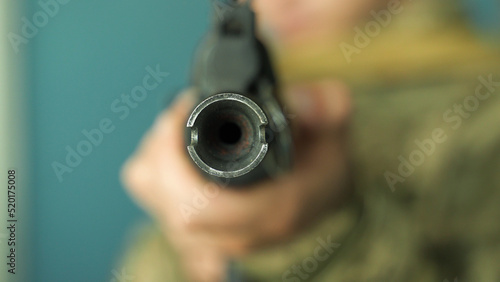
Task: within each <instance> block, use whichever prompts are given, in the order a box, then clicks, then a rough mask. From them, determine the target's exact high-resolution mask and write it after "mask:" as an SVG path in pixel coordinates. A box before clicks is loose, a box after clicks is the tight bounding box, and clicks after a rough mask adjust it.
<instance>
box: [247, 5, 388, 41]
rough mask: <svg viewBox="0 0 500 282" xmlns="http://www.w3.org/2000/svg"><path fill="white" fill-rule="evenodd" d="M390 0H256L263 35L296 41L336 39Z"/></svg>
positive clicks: (279, 39)
mask: <svg viewBox="0 0 500 282" xmlns="http://www.w3.org/2000/svg"><path fill="white" fill-rule="evenodd" d="M386 2H387V0H254V2H253V5H254V8H255V10H256V12H257V15H258V17H259V21H260V24H261V26H262V31H263V33H264V35H266V36H269V37H271V39H272V40H273V41H275V42H276V41H277V42H279V43H283V44H293V43H297V42H301V41H304V40H311V39H312V40H314V39H318V38H319V39H321V38H325V37H327V38H328V39H335V38H338V37H340V36H342V35H343V34H344V33H346V32H350V31H351V30H352V28H353V27H354V26H356V24H357V23H358V22H359V21H360V20H363V19H364V18H365V17H366V16H367V15H369V12H370V11H371V10H373V9H376V8H377V7H380V6H381V5H384V4H385V3H386Z"/></svg>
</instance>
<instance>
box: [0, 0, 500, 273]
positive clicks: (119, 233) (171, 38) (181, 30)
mask: <svg viewBox="0 0 500 282" xmlns="http://www.w3.org/2000/svg"><path fill="white" fill-rule="evenodd" d="M462 1H463V2H464V5H466V6H467V7H468V11H469V12H470V16H471V19H473V24H474V26H475V27H476V30H477V31H478V33H480V34H482V33H484V34H488V33H492V32H494V31H492V30H491V28H490V27H492V26H496V27H498V26H500V25H499V24H498V21H499V20H500V19H499V17H498V16H497V15H498V11H499V10H500V8H499V6H500V5H499V2H498V1H494V0H476V1H472V0H471V1H466V0H462ZM0 3H1V4H0V34H1V35H2V37H1V39H0V42H1V47H0V62H1V64H0V95H1V96H0V114H1V116H0V122H1V127H0V130H1V134H0V136H1V140H0V144H1V146H2V147H1V151H0V153H1V169H2V173H4V171H6V170H7V169H11V168H15V169H17V171H18V173H17V175H18V178H19V182H18V187H19V188H18V204H19V205H18V207H19V208H18V212H17V213H18V214H17V216H18V218H19V221H20V222H19V224H18V227H19V229H18V230H17V238H18V243H19V247H18V274H16V278H17V279H18V281H51V282H57V281H74V282H77V281H110V280H111V279H112V277H113V274H112V272H113V271H117V272H120V271H121V270H119V269H118V270H117V269H115V265H116V263H117V261H118V259H119V257H120V255H121V254H122V252H123V250H124V247H125V246H126V243H127V239H128V237H127V235H126V234H128V233H129V232H128V231H130V230H131V229H133V227H134V226H135V225H137V224H140V222H141V221H144V220H147V218H146V216H145V214H143V213H142V212H141V211H140V210H139V209H138V208H137V207H136V206H135V205H134V203H133V202H132V201H131V199H130V198H129V197H128V196H127V195H126V193H125V191H124V190H123V188H122V187H121V184H120V182H119V172H120V168H121V166H122V164H123V162H124V161H125V160H126V158H127V157H128V156H129V155H130V153H131V152H132V151H133V150H134V148H135V146H136V145H137V144H138V142H139V140H140V138H141V136H142V135H143V134H144V132H145V131H146V130H147V129H148V128H149V126H150V125H151V123H152V122H153V120H154V118H155V116H156V114H157V113H158V112H159V111H160V110H161V109H163V108H164V107H165V106H166V105H168V103H169V101H171V99H172V97H173V95H174V94H175V93H176V92H177V91H178V90H180V89H182V88H184V87H185V86H187V85H188V76H189V70H190V63H191V60H192V55H193V52H194V50H195V48H196V46H197V43H198V42H199V41H200V39H201V37H202V36H203V34H204V31H205V30H206V28H207V26H208V25H207V24H208V21H209V13H208V12H209V10H210V6H211V4H210V1H202V0H185V1H159V0H143V1H97V0H86V1H76V0H73V1H71V0H69V1H68V0H65V1H63V0H59V1H55V0H54V1H49V0H42V1H40V2H39V1H20V0H19V1H9V0H1V2H0ZM41 3H52V4H50V5H49V4H41ZM54 3H55V4H54ZM62 3H66V4H62ZM495 11H496V12H495ZM35 22H37V23H38V24H37V25H38V26H40V28H33V26H32V25H33V23H35ZM14 34H15V35H22V34H29V37H30V38H28V37H26V36H25V37H22V38H20V37H16V36H15V35H14ZM13 42H14V43H13ZM158 68H159V69H160V70H161V71H162V72H166V73H169V74H168V76H166V77H164V78H163V79H159V80H158V85H157V86H156V87H154V89H153V90H150V91H148V93H147V95H145V98H144V96H143V97H142V98H143V99H142V98H141V101H139V102H137V101H136V102H130V101H129V102H127V100H126V98H124V96H122V95H130V93H131V91H132V90H133V89H134V88H135V87H136V86H141V85H142V84H143V78H144V77H145V76H146V75H147V74H148V73H150V72H151V70H156V69H158ZM160 80H161V81H160ZM103 120H104V121H105V123H106V122H108V121H111V123H112V126H111V127H112V128H114V129H113V131H112V132H110V133H104V134H103V135H102V136H103V137H102V140H101V141H100V142H95V143H96V144H97V143H98V145H95V144H93V145H92V147H91V148H90V149H89V148H86V149H85V148H84V147H85V146H84V145H81V146H80V149H81V150H83V151H85V150H86V151H85V152H88V155H86V156H83V157H82V156H81V159H80V160H78V157H76V158H75V157H74V156H73V157H69V162H73V164H74V167H73V166H69V165H68V159H67V158H68V155H71V154H72V153H71V152H72V151H78V149H79V147H78V146H79V144H81V143H82V141H87V142H86V143H85V144H90V143H89V142H91V140H90V139H89V138H88V137H87V136H86V135H85V134H84V133H82V132H83V131H87V132H93V130H94V129H98V128H100V127H102V122H103ZM94 141H95V140H94ZM56 171H59V172H60V173H56ZM1 194H2V196H1V198H0V201H2V207H3V205H4V203H5V202H6V195H5V194H4V193H1ZM5 216H6V215H5V214H4V213H2V214H1V220H2V222H5ZM6 236H7V233H5V232H3V233H2V232H0V241H2V255H3V254H4V253H5V252H6V251H5V252H4V248H5V242H4V239H5V238H6ZM1 267H2V269H1V274H0V280H1V281H15V280H12V276H6V273H7V272H6V270H5V267H6V266H5V265H4V264H2V266H1Z"/></svg>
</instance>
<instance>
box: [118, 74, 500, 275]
mask: <svg viewBox="0 0 500 282" xmlns="http://www.w3.org/2000/svg"><path fill="white" fill-rule="evenodd" d="M353 93H354V95H353V99H354V109H355V113H354V116H353V121H352V125H351V137H350V138H351V149H350V150H351V151H352V152H351V155H352V171H353V187H352V189H353V190H354V191H355V193H354V194H353V196H352V197H351V198H350V199H349V201H346V202H345V203H344V205H343V206H342V207H340V208H339V209H337V210H336V211H335V212H332V213H331V214H329V215H327V216H326V217H325V218H323V219H321V220H320V221H319V222H318V223H317V224H314V225H313V227H311V228H309V229H308V230H307V231H305V232H304V233H303V234H301V235H300V236H298V237H297V238H296V239H295V240H293V241H292V242H288V243H283V244H282V245H280V246H275V247H273V248H270V249H266V250H262V251H260V252H258V253H256V254H254V255H252V256H250V257H248V258H245V259H244V260H242V261H238V262H237V263H236V266H237V269H238V270H239V271H240V272H242V273H245V276H246V279H247V280H246V281H342V282H351V281H352V282H355V281H356V282H357V281H384V282H385V281H436V282H441V281H446V280H448V281H492V282H498V281H500V130H499V129H500V70H498V69H495V68H491V69H489V70H488V69H487V68H485V69H483V70H482V72H477V73H474V74H468V75H462V76H456V75H454V76H451V77H447V76H442V77H438V76H434V77H433V78H427V79H414V80H413V81H405V82H404V83H403V82H398V83H385V84H384V83H379V84H378V85H376V86H374V85H371V86H370V87H354V88H353ZM136 238H137V239H136V243H134V244H133V247H132V248H131V249H130V250H129V253H128V255H126V256H125V260H124V268H125V269H126V270H127V273H129V274H131V275H133V276H134V277H135V278H136V280H137V281H184V280H183V276H182V273H181V271H180V268H179V265H177V259H176V255H175V253H174V252H173V251H172V248H171V246H169V243H168V242H166V241H165V239H164V238H163V236H162V235H161V233H160V232H159V231H157V230H156V229H154V228H145V229H144V230H143V232H142V235H140V236H137V237H136ZM455 279H456V280H455Z"/></svg>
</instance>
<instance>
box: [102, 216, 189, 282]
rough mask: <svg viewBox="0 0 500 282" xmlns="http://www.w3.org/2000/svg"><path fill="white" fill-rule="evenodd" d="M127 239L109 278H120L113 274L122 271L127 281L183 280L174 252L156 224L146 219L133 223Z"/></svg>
mask: <svg viewBox="0 0 500 282" xmlns="http://www.w3.org/2000/svg"><path fill="white" fill-rule="evenodd" d="M129 241H130V243H129V244H128V245H129V246H128V248H127V250H126V253H125V255H124V256H123V258H122V261H121V263H120V264H119V266H118V267H117V271H116V273H113V275H114V276H115V277H114V279H115V280H111V281H123V277H116V276H117V275H118V276H123V275H124V274H125V275H127V277H129V278H130V281H144V282H164V281H185V279H184V277H183V274H182V273H181V271H180V269H181V268H180V265H179V258H178V257H177V254H176V252H175V251H174V250H173V249H172V247H171V246H170V245H169V244H168V242H167V240H165V238H164V236H163V234H162V233H161V231H160V230H159V229H158V228H157V227H156V226H154V225H153V224H151V223H149V224H146V225H144V224H143V225H141V226H139V227H136V229H135V230H134V231H133V232H132V236H131V238H130V240H129ZM126 281H129V280H126Z"/></svg>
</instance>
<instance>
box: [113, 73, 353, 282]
mask: <svg viewBox="0 0 500 282" xmlns="http://www.w3.org/2000/svg"><path fill="white" fill-rule="evenodd" d="M285 97H286V101H287V103H286V104H287V110H288V112H289V113H291V114H293V115H294V119H293V121H292V122H293V127H294V132H295V135H296V137H295V145H296V150H295V167H294V169H293V171H292V172H290V174H288V175H284V176H282V177H280V178H279V179H275V180H268V181H265V182H262V183H258V184H256V185H254V186H252V187H247V188H245V189H238V190H236V189H232V188H230V187H219V186H217V185H216V184H215V183H210V182H209V181H207V180H206V179H205V178H203V176H202V175H201V174H200V173H199V170H198V169H197V168H195V167H194V165H193V164H192V162H191V160H190V159H189V156H188V154H187V150H186V146H185V144H184V137H183V136H184V135H183V134H184V130H185V126H186V120H187V117H188V115H189V113H190V111H191V110H192V108H193V106H194V103H195V99H194V95H193V93H189V91H188V92H187V93H184V94H182V95H181V96H180V98H179V99H178V101H176V102H175V104H174V106H173V107H172V108H171V109H169V110H168V111H166V112H165V113H163V114H162V115H161V116H160V117H159V118H158V119H157V121H156V123H155V125H154V126H153V128H152V129H151V131H150V132H149V133H148V134H147V136H146V137H145V138H144V140H143V141H142V144H141V145H140V147H139V149H138V150H137V152H136V153H135V155H134V156H133V157H132V158H131V159H130V160H129V161H128V162H127V164H126V165H125V167H124V170H123V181H124V183H125V185H126V186H127V187H128V188H129V190H130V193H131V194H132V195H133V197H134V198H135V199H136V200H137V201H138V202H139V204H140V205H142V207H143V208H144V209H146V210H147V211H148V212H149V213H151V214H152V215H153V216H154V217H155V218H157V219H158V221H159V222H160V224H161V225H162V227H163V228H164V231H165V234H166V236H167V237H168V239H169V240H171V242H172V243H173V245H174V246H176V248H177V249H178V252H179V253H180V254H181V256H182V259H183V261H184V265H185V267H186V273H190V274H192V277H191V278H192V279H193V280H196V281H220V280H221V278H222V277H223V275H224V273H225V263H226V260H227V258H228V257H238V256H243V255H245V254H248V253H249V252H251V251H253V250H255V249H257V248H259V247H263V246H266V245H269V244H273V243H276V242H282V241H284V240H286V239H288V238H291V237H292V236H293V235H295V234H296V233H297V232H298V231H300V230H301V228H303V227H305V226H306V224H308V223H310V222H311V221H314V220H315V219H316V218H317V217H319V216H320V215H321V213H323V212H325V211H327V210H329V209H332V208H335V206H336V203H338V202H339V201H341V196H342V194H343V193H344V192H345V191H344V190H343V188H345V185H344V182H345V174H346V173H345V172H346V169H347V168H346V161H345V159H346V156H345V131H346V121H347V118H348V115H349V95H348V93H347V90H346V89H345V88H344V87H343V86H342V85H340V84H339V83H337V82H332V81H322V82H317V83H311V84H308V85H302V86H295V87H293V88H291V89H290V90H288V91H287V94H286V95H285ZM200 198H204V199H205V200H207V199H208V202H206V203H203V202H201V203H199V201H200ZM196 201H198V203H197V202H196Z"/></svg>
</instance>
